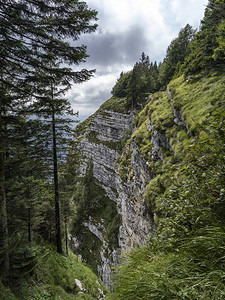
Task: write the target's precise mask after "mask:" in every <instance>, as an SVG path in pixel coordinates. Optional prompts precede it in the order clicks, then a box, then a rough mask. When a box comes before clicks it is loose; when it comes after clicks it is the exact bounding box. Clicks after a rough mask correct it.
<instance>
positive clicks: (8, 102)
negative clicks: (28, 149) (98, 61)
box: [0, 0, 96, 274]
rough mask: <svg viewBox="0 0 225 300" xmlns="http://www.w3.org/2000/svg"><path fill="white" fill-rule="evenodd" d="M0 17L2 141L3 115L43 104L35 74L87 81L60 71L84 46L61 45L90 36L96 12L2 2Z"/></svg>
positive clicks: (79, 6)
mask: <svg viewBox="0 0 225 300" xmlns="http://www.w3.org/2000/svg"><path fill="white" fill-rule="evenodd" d="M0 16H1V18H0V35H1V39H0V64H1V76H0V82H1V85H2V86H1V90H2V91H3V93H2V94H1V103H0V105H1V122H0V123H1V127H0V131H1V132H0V136H1V137H3V129H4V127H5V128H7V126H5V121H6V118H5V117H4V114H6V113H8V112H10V111H12V110H13V111H16V110H17V112H18V113H22V112H23V109H24V105H25V104H26V102H29V101H31V100H34V99H39V100H40V98H42V100H43V101H44V99H45V95H44V97H43V94H42V93H43V91H42V88H43V86H42V83H43V82H44V81H45V80H46V75H45V76H43V77H42V76H40V74H41V72H42V73H45V74H47V76H48V81H49V80H50V79H51V78H52V77H53V75H55V76H56V75H57V76H59V78H60V81H61V84H62V86H64V88H68V87H70V85H71V82H75V83H78V82H82V81H85V80H87V79H88V78H90V76H91V75H92V73H93V70H91V71H88V70H85V69H84V70H81V71H77V72H75V71H73V70H72V68H69V67H65V64H79V63H80V62H82V61H84V60H85V58H86V57H87V54H86V47H85V46H73V45H72V43H69V42H67V41H68V40H69V39H71V40H73V41H74V40H77V39H78V37H79V35H80V34H81V33H88V32H92V31H94V30H95V28H96V25H95V24H90V22H91V21H92V20H95V19H96V12H95V11H91V10H89V9H88V8H87V6H86V4H85V3H84V2H79V1H70V0H64V1H59V0H51V1H50V0H47V1H43V0H39V1H33V0H28V1H24V0H19V1H17V0H6V1H5V0H4V1H0ZM66 40H67V41H66ZM41 82H42V83H41ZM12 96H16V97H14V98H13V97H12ZM13 99H16V100H17V101H14V100H13ZM24 99H25V101H24ZM3 118H4V124H3V121H2V120H3ZM6 136H7V134H6ZM3 140H4V137H3V139H1V146H0V150H1V151H0V152H1V170H0V171H1V172H0V173H1V177H0V187H1V195H0V196H1V199H0V204H1V205H0V209H1V211H0V215H1V216H3V218H1V221H2V223H1V224H0V225H1V228H0V231H1V233H3V234H2V235H1V245H0V246H1V249H0V251H1V253H2V257H3V260H2V262H1V273H2V274H6V273H7V271H8V263H7V261H8V250H7V243H8V242H7V239H8V237H7V215H6V213H5V212H6V199H5V182H4V177H5V176H4V165H5V156H6V149H7V145H6V144H5V143H2V141H3ZM5 141H6V140H5Z"/></svg>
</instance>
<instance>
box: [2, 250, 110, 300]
mask: <svg viewBox="0 0 225 300" xmlns="http://www.w3.org/2000/svg"><path fill="white" fill-rule="evenodd" d="M35 254H36V258H35V259H34V260H33V261H32V262H31V261H30V263H29V266H23V269H22V266H21V267H20V268H21V269H22V270H19V269H18V271H17V272H20V277H19V278H16V277H15V278H13V279H11V283H13V284H11V285H10V287H11V290H10V289H9V288H5V287H3V286H0V299H2V300H3V299H5V300H6V299H7V300H8V299H12V300H13V299H26V300H28V299H30V300H31V299H32V300H35V299H68V300H69V299H71V300H73V299H74V300H75V299H76V300H79V299H93V300H94V299H103V298H104V297H105V295H106V294H107V293H108V291H107V289H106V288H105V287H104V285H103V284H102V283H101V282H100V281H99V279H98V277H97V276H96V275H95V274H94V273H93V272H92V271H91V270H90V269H89V268H88V267H87V266H84V265H83V264H82V262H81V261H80V259H79V258H78V257H76V256H75V255H74V254H72V253H70V255H69V256H62V255H60V254H58V253H56V252H55V251H54V250H53V249H52V247H50V246H49V245H46V246H45V247H42V249H40V247H39V248H37V249H36V253H35ZM31 264H33V270H32V271H30V270H29V272H26V270H25V268H26V267H28V269H29V268H30V267H31ZM14 276H15V274H14Z"/></svg>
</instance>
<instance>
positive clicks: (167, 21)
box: [67, 0, 208, 119]
mask: <svg viewBox="0 0 225 300" xmlns="http://www.w3.org/2000/svg"><path fill="white" fill-rule="evenodd" d="M85 1H86V3H87V4H88V7H89V8H91V9H96V10H97V11H98V18H99V20H98V24H99V27H98V29H97V31H96V32H95V33H92V34H90V35H85V36H83V37H81V40H80V43H83V44H85V45H87V47H88V48H87V52H88V54H89V55H90V58H88V59H87V62H86V63H85V64H84V65H82V68H83V67H84V68H87V69H92V68H94V69H96V74H95V76H94V77H93V78H92V79H90V80H89V81H88V82H85V83H83V84H80V85H75V86H74V87H73V88H72V89H71V90H70V91H69V93H68V95H67V98H68V99H69V100H70V101H71V103H72V106H73V107H74V110H78V111H79V112H80V115H81V119H83V118H84V117H87V116H89V115H91V114H92V113H94V112H95V111H96V110H97V109H98V108H99V106H100V105H101V104H102V103H103V102H104V101H106V100H107V99H108V98H109V97H110V96H111V95H110V91H111V89H112V87H113V85H114V84H115V81H116V79H117V78H118V77H119V74H120V72H121V71H128V70H130V69H131V68H132V66H133V65H134V64H135V62H136V61H137V60H138V59H139V58H140V56H141V52H143V51H144V52H145V53H146V54H148V55H149V56H150V59H151V60H152V61H155V60H157V61H162V60H163V57H164V56H165V52H166V49H167V47H168V45H169V44H170V42H171V40H172V39H173V38H175V37H177V35H178V33H179V31H180V29H181V28H183V27H185V25H186V24H187V23H189V24H190V25H192V26H193V27H194V28H197V27H198V26H199V24H200V19H202V17H203V15H204V9H205V6H206V4H207V2H208V1H207V0H185V1H184V0H85Z"/></svg>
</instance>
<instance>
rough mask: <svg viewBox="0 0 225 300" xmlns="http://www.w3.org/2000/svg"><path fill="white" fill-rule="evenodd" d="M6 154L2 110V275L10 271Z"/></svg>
mask: <svg viewBox="0 0 225 300" xmlns="http://www.w3.org/2000/svg"><path fill="white" fill-rule="evenodd" d="M4 165H5V154H4V145H3V124H2V114H1V112H0V275H1V277H2V276H7V275H8V272H9V246H8V220H7V209H6V196H5V166H4Z"/></svg>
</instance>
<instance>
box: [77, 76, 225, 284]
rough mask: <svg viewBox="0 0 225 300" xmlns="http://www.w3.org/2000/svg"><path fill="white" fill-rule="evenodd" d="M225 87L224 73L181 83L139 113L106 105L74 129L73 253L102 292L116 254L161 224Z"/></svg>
mask: <svg viewBox="0 0 225 300" xmlns="http://www.w3.org/2000/svg"><path fill="white" fill-rule="evenodd" d="M224 83H225V77H224V71H223V70H218V71H215V72H211V73H210V74H208V75H207V76H202V75H196V76H192V77H190V78H184V77H179V78H177V79H175V80H173V81H171V82H170V84H169V85H168V88H167V91H161V92H157V93H155V94H150V95H149V97H148V99H147V100H146V103H145V104H144V106H143V104H142V108H141V107H139V108H136V110H132V109H131V108H130V107H129V106H128V105H127V102H126V98H112V99H110V100H108V101H107V102H106V103H105V104H103V106H102V107H101V108H100V109H99V110H98V111H97V112H96V113H95V114H94V115H93V116H91V117H90V118H89V119H88V120H86V121H85V122H84V123H82V124H80V126H78V128H77V132H76V139H77V141H78V143H79V149H80V150H81V153H82V155H81V158H80V183H78V185H77V189H78V190H79V189H80V191H81V190H82V192H80V193H78V194H77V195H78V196H77V197H75V201H76V203H78V211H79V213H77V215H76V217H75V221H74V226H73V231H72V235H73V248H74V251H76V252H77V253H78V254H80V255H81V256H82V258H83V259H84V261H85V262H87V263H88V264H89V265H90V266H92V269H93V270H94V271H95V272H96V273H97V274H99V275H100V277H101V278H102V280H103V281H104V282H105V283H106V284H107V285H108V286H109V284H110V273H111V267H112V266H115V265H117V264H118V262H119V257H120V253H121V251H122V252H123V251H124V250H125V251H127V250H128V249H129V248H132V247H134V246H141V245H144V244H146V243H147V242H148V240H149V236H151V235H152V234H153V233H154V231H155V229H156V227H157V226H158V224H159V223H160V222H161V221H160V220H161V219H163V217H164V216H163V213H162V204H163V202H162V197H164V196H165V195H166V194H167V193H168V191H169V190H170V189H171V187H173V186H174V184H175V182H176V181H177V178H179V177H180V176H182V175H181V171H180V170H181V169H182V168H183V167H185V166H186V165H187V161H186V160H187V154H188V151H186V150H187V149H189V148H190V147H194V145H198V144H199V143H201V142H202V141H204V139H205V137H207V136H208V131H209V130H210V126H211V125H212V124H213V122H214V121H215V115H214V114H213V113H214V111H215V110H219V109H220V108H223V107H224V101H225V100H224V93H225V91H224ZM138 111H139V112H138ZM84 178H86V183H85V181H84ZM87 178H89V182H87ZM84 183H85V184H84ZM79 187H80V188H79ZM85 191H86V193H87V191H88V195H89V197H87V195H86V196H84V194H85ZM93 191H95V192H93ZM79 208H80V209H79ZM81 208H83V209H81ZM87 208H89V210H87ZM88 211H89V212H88ZM84 249H85V251H84Z"/></svg>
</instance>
